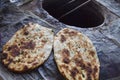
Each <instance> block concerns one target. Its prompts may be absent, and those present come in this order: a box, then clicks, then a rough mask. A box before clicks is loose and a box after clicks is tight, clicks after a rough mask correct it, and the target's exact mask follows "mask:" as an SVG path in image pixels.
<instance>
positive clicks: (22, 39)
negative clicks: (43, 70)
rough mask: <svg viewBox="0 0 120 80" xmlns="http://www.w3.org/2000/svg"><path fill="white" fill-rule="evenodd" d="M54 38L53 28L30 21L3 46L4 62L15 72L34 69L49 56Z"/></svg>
mask: <svg viewBox="0 0 120 80" xmlns="http://www.w3.org/2000/svg"><path fill="white" fill-rule="evenodd" d="M53 38H54V34H53V31H52V29H49V28H46V27H43V26H41V25H39V24H36V23H29V24H27V25H25V26H24V27H23V28H22V29H20V30H18V31H17V32H16V33H15V34H14V35H13V36H12V38H11V39H10V40H9V41H8V42H7V43H6V44H5V45H4V46H3V53H2V55H3V57H2V58H3V59H2V62H3V64H4V65H5V66H7V67H8V69H10V70H12V71H15V72H25V71H28V70H31V69H34V68H36V67H38V66H40V65H41V64H43V63H44V61H45V60H46V59H47V58H48V57H49V55H50V53H51V50H52V45H53Z"/></svg>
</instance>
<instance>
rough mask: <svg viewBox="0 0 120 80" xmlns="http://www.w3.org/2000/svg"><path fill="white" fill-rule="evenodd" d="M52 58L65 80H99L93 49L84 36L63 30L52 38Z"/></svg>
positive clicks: (97, 65)
mask: <svg viewBox="0 0 120 80" xmlns="http://www.w3.org/2000/svg"><path fill="white" fill-rule="evenodd" d="M54 58H55V61H56V64H57V66H58V69H59V71H60V73H61V74H62V75H63V76H64V77H65V78H66V79H67V80H99V67H100V63H99V60H98V57H97V53H96V50H95V47H94V46H93V44H92V42H91V40H90V39H89V38H88V37H87V36H85V35H84V34H82V33H80V32H78V31H76V30H73V29H69V28H64V29H62V30H61V31H59V32H58V33H57V35H56V36H55V38H54Z"/></svg>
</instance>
